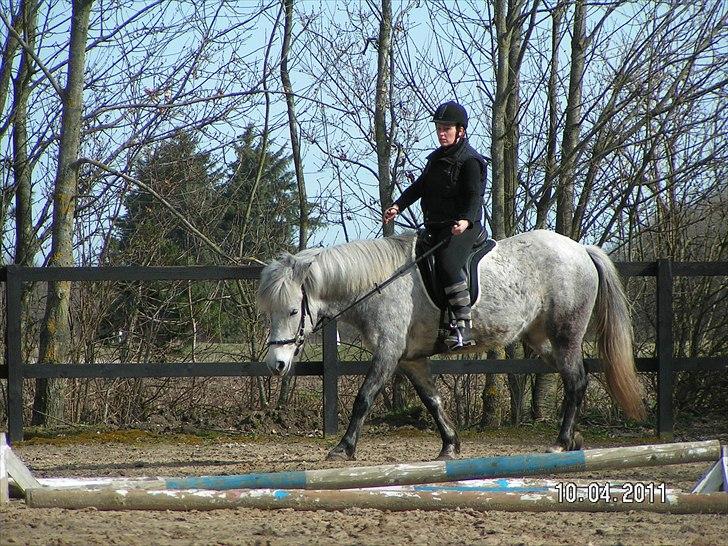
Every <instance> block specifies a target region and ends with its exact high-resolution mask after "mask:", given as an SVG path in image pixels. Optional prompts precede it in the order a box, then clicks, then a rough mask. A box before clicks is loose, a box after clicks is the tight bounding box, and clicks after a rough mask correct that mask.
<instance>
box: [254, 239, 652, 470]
mask: <svg viewBox="0 0 728 546" xmlns="http://www.w3.org/2000/svg"><path fill="white" fill-rule="evenodd" d="M414 243H415V237H414V236H413V235H402V236H397V237H387V238H384V239H375V240H361V241H354V242H351V243H346V244H342V245H338V246H334V247H331V248H312V249H307V250H303V251H301V252H299V253H298V254H296V255H291V254H284V255H283V256H281V257H280V258H279V259H278V260H277V261H274V262H272V263H270V264H269V265H267V266H266V267H265V268H264V269H263V273H262V275H261V280H260V286H259V290H258V301H259V304H260V306H261V308H262V309H263V310H264V311H265V312H266V313H267V314H268V315H269V316H270V319H271V331H270V343H269V344H270V348H269V350H268V355H267V358H266V362H267V364H268V366H269V368H270V369H271V371H272V372H273V373H275V374H281V375H283V374H286V373H287V372H289V371H290V369H291V364H292V362H293V361H294V360H295V359H296V358H297V355H298V353H299V350H300V348H301V346H302V345H303V342H304V338H305V336H306V334H307V333H310V332H311V330H312V329H313V327H314V325H315V324H316V323H317V321H318V320H319V319H322V318H324V317H331V316H334V315H336V314H337V313H339V312H341V311H342V310H344V309H346V307H347V306H349V305H350V304H351V303H352V302H354V301H355V300H356V299H357V298H358V297H359V296H361V295H363V294H365V293H366V292H368V291H369V290H371V289H372V287H373V286H374V284H375V283H377V284H381V283H382V282H383V281H385V280H387V279H388V278H389V277H390V276H391V275H392V273H394V272H395V271H396V270H397V269H398V268H400V267H402V266H403V265H405V264H407V263H410V262H411V261H412V260H414ZM592 314H594V319H595V320H594V325H595V331H596V336H597V347H598V350H599V353H600V357H601V358H602V360H603V361H604V363H605V371H606V379H607V385H608V386H609V390H610V392H611V394H612V396H613V397H614V398H615V400H616V401H617V403H618V404H619V405H620V406H621V407H622V409H623V410H624V412H625V413H626V414H627V415H628V416H629V417H633V418H642V417H643V416H644V406H643V403H642V397H641V388H640V383H639V380H638V378H637V375H636V373H635V368H634V359H633V355H632V327H631V323H630V316H629V309H628V307H627V302H626V300H625V296H624V291H623V289H622V284H621V282H620V280H619V276H618V273H617V271H616V269H615V267H614V265H613V264H612V262H611V260H610V259H609V257H608V256H607V255H606V254H605V253H604V252H603V251H602V250H601V249H599V248H598V247H594V246H583V245H581V244H579V243H577V242H575V241H573V240H571V239H569V238H567V237H564V236H562V235H558V234H556V233H553V232H550V231H533V232H529V233H523V234H520V235H516V236H515V237H510V238H508V239H504V240H502V241H499V242H498V245H497V246H496V248H495V249H494V250H492V251H491V252H490V253H489V254H487V255H486V256H485V257H484V258H483V260H482V261H481V262H480V297H479V301H477V302H476V304H475V305H474V306H473V336H474V338H475V339H476V340H477V346H476V347H475V348H472V349H471V350H476V351H483V350H485V349H486V348H488V347H489V346H492V345H495V344H501V345H507V344H509V343H512V342H514V341H516V340H518V339H522V340H524V341H525V342H527V343H528V345H530V346H531V347H532V348H533V349H534V351H535V352H536V353H537V354H539V355H540V356H541V357H542V358H543V359H544V360H545V361H546V362H548V363H549V364H550V365H551V366H553V367H554V368H555V370H557V371H558V372H559V374H560V375H561V378H562V380H563V382H564V392H565V395H564V404H563V412H564V413H563V420H562V424H561V430H560V432H559V435H558V438H557V443H556V445H555V446H554V447H553V448H552V450H554V451H564V450H573V449H579V448H580V447H581V435H580V434H579V433H578V432H577V433H576V434H575V432H574V423H575V420H576V415H577V412H578V410H579V407H580V405H581V402H582V399H583V397H584V392H585V390H586V386H587V376H586V371H585V370H584V363H583V360H582V340H583V338H584V335H585V333H586V331H587V325H588V324H589V321H590V318H591V316H592ZM340 320H341V321H343V322H346V323H348V324H350V325H352V326H353V327H355V328H356V329H357V330H358V331H359V332H360V333H361V334H362V337H363V339H364V340H365V343H366V344H367V345H368V347H369V349H370V350H371V351H372V366H371V368H370V370H369V373H368V374H367V376H366V378H365V379H364V382H363V384H362V386H361V388H360V389H359V393H358V394H357V396H356V400H355V401H354V407H353V410H352V415H351V421H350V422H349V427H348V428H347V430H346V433H345V434H344V436H343V438H342V439H341V441H340V442H339V444H338V445H337V446H336V447H334V448H333V449H332V450H331V452H330V453H329V458H346V459H354V455H355V450H356V443H357V440H358V439H359V434H360V432H361V429H362V425H363V423H364V419H365V418H366V416H367V414H368V412H369V410H370V408H371V406H372V403H373V401H374V399H375V398H376V397H377V395H378V394H379V393H380V392H381V390H382V388H383V387H384V385H385V383H386V382H387V380H389V379H390V378H391V377H392V376H393V375H394V373H395V371H397V370H399V371H401V372H402V373H404V374H405V375H406V376H407V377H408V378H409V380H410V381H411V382H412V384H413V385H414V387H415V390H416V391H417V394H418V395H419V396H420V398H421V400H422V402H423V403H424V404H425V406H426V407H427V409H428V411H429V412H430V414H431V415H432V417H433V418H434V420H435V423H436V424H437V428H438V430H439V432H440V435H441V436H442V450H441V451H440V454H439V458H452V457H454V456H455V455H456V454H457V453H459V451H460V439H459V438H458V434H457V432H456V430H455V428H454V427H453V424H452V422H451V421H450V419H449V417H448V416H447V415H446V413H445V411H444V409H443V406H442V402H441V399H440V396H439V395H438V393H437V389H436V386H435V381H434V379H433V378H432V376H431V373H430V367H429V364H428V362H427V360H426V359H427V357H429V356H432V355H433V354H435V351H436V349H435V347H436V341H437V331H438V323H439V320H440V311H439V309H437V308H436V307H435V306H434V305H433V304H432V303H431V301H430V300H429V298H428V296H427V294H426V292H425V289H424V286H423V284H422V281H421V279H420V274H419V272H418V270H417V268H416V267H413V268H411V269H409V270H408V271H407V272H406V273H405V274H404V275H403V276H401V277H400V278H398V279H397V280H396V281H394V282H392V283H391V284H389V285H388V286H386V287H385V288H383V289H382V290H381V293H376V294H374V295H372V296H371V297H370V298H368V299H366V300H364V301H363V302H361V303H359V304H358V305H356V306H354V307H353V308H351V309H349V310H348V311H346V312H345V313H344V314H343V315H342V316H341V317H340Z"/></svg>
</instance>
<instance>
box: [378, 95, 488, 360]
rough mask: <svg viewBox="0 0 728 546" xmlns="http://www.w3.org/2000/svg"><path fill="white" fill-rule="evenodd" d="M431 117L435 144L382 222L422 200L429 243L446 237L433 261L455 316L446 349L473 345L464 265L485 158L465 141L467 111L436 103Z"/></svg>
mask: <svg viewBox="0 0 728 546" xmlns="http://www.w3.org/2000/svg"><path fill="white" fill-rule="evenodd" d="M432 121H433V122H434V123H435V132H436V134H437V139H438V141H439V143H440V147H439V148H437V149H436V150H435V151H433V152H432V153H431V154H430V155H428V156H427V164H426V165H425V168H424V170H423V171H422V174H421V175H420V176H419V178H417V180H415V181H414V182H413V183H412V185H411V186H409V187H408V188H407V189H406V190H405V191H404V192H402V195H400V197H399V198H398V199H397V200H396V201H395V202H394V203H393V204H392V206H391V207H389V208H388V209H387V210H386V211H385V212H384V222H385V223H389V222H390V221H392V220H393V219H394V218H395V217H396V216H397V214H399V213H400V212H401V211H403V210H405V209H406V208H407V207H409V206H410V205H411V204H412V203H414V202H415V201H417V200H418V199H421V202H420V206H421V207H422V213H423V214H424V219H425V228H426V230H427V231H428V232H429V234H430V235H431V237H432V239H433V243H438V242H440V241H442V240H443V239H446V238H450V241H449V242H447V243H445V244H444V245H442V246H441V247H440V248H439V249H438V251H437V253H436V254H435V259H436V264H437V275H438V277H439V279H440V281H441V282H442V285H443V286H444V287H445V294H446V295H447V299H448V303H449V306H450V310H451V312H452V315H453V318H454V322H453V323H451V326H450V333H449V335H447V337H446V338H445V339H444V342H445V345H446V346H447V347H448V348H449V349H456V348H458V347H464V346H467V345H472V344H473V343H474V342H473V340H472V336H471V331H470V328H471V310H470V292H469V290H468V285H467V282H466V278H465V274H464V271H463V266H464V265H465V261H466V259H467V257H468V253H469V252H470V250H471V249H472V247H473V244H474V243H475V241H476V239H477V238H478V236H479V235H480V234H481V232H482V230H483V224H482V221H481V218H482V212H483V194H484V193H485V180H486V173H487V159H486V158H485V157H484V156H482V155H481V154H479V153H478V152H477V151H475V150H474V149H473V148H472V146H470V144H469V143H468V139H467V137H466V130H467V128H468V114H467V112H466V110H465V108H463V107H462V106H461V105H460V104H458V103H457V102H454V101H449V102H446V103H444V104H441V105H440V106H438V108H437V110H436V111H435V114H434V116H433V118H432Z"/></svg>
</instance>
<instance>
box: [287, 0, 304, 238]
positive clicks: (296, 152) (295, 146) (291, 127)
mask: <svg viewBox="0 0 728 546" xmlns="http://www.w3.org/2000/svg"><path fill="white" fill-rule="evenodd" d="M293 2H294V0H283V5H284V8H285V19H284V25H283V46H282V50H281V82H282V84H283V91H284V92H285V94H286V107H287V110H288V132H289V133H290V136H291V152H292V154H293V167H294V169H295V171H296V182H298V222H299V223H298V250H303V249H305V248H306V246H307V244H308V236H309V233H308V199H307V196H306V180H305V178H304V175H303V162H302V161H301V145H300V142H299V139H298V120H297V119H296V103H295V99H294V96H293V86H292V85H291V77H290V75H289V73H288V54H289V52H290V49H291V36H292V33H293Z"/></svg>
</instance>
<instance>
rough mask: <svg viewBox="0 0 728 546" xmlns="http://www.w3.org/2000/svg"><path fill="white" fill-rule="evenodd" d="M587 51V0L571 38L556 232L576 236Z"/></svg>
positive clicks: (578, 6) (578, 4)
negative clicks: (576, 181) (577, 174)
mask: <svg viewBox="0 0 728 546" xmlns="http://www.w3.org/2000/svg"><path fill="white" fill-rule="evenodd" d="M585 49H586V6H585V4H584V0H575V3H574V30H573V35H572V38H571V70H570V72H569V97H568V99H567V103H566V126H565V127H564V139H563V141H562V144H561V171H560V175H559V187H558V192H557V198H556V232H557V233H561V234H562V235H566V236H567V237H572V236H573V231H574V230H573V221H574V175H575V172H576V149H577V145H578V144H579V133H580V129H581V101H582V84H583V79H584V63H585Z"/></svg>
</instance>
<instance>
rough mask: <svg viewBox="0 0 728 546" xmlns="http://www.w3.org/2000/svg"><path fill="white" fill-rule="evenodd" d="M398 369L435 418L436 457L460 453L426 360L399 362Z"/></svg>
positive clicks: (445, 457)
mask: <svg viewBox="0 0 728 546" xmlns="http://www.w3.org/2000/svg"><path fill="white" fill-rule="evenodd" d="M400 369H401V370H402V372H403V373H404V374H405V375H406V376H407V378H408V379H409V380H410V381H411V382H412V385H413V386H414V388H415V390H416V391H417V394H418V395H419V397H420V400H422V403H423V404H424V405H425V407H426V408H427V411H429V412H430V415H432V418H433V419H434V420H435V424H436V425H437V430H439V431H440V436H441V437H442V449H441V450H440V455H438V457H437V458H438V459H453V458H454V457H455V455H457V454H458V453H460V438H459V437H458V433H457V431H456V430H455V427H454V426H453V424H452V421H450V418H449V417H448V416H447V413H445V409H444V408H443V407H442V399H441V398H440V395H439V394H438V392H437V386H436V385H435V381H434V379H433V378H432V373H431V372H430V363H429V362H428V361H427V360H413V361H406V362H401V363H400Z"/></svg>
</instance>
